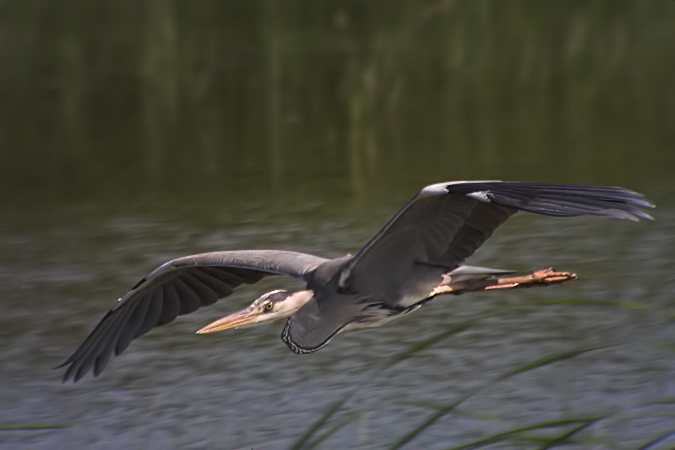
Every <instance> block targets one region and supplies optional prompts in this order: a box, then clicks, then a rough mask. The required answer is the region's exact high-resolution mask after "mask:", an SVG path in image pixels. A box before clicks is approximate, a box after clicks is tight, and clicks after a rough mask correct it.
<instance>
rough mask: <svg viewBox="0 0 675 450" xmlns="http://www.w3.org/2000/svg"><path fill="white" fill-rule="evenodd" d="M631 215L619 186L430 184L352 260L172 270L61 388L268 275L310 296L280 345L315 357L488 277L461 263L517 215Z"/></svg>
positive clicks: (632, 207)
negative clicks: (340, 336)
mask: <svg viewBox="0 0 675 450" xmlns="http://www.w3.org/2000/svg"><path fill="white" fill-rule="evenodd" d="M638 207H642V208H651V207H653V205H652V204H651V203H650V202H648V201H646V200H645V199H644V198H643V197H642V196H641V195H640V194H638V193H636V192H633V191H629V190H627V189H623V188H619V187H608V186H587V185H565V184H547V183H524V182H501V181H478V182H447V183H439V184H434V185H431V186H427V187H426V188H424V189H422V190H421V191H420V192H419V193H418V194H417V195H415V196H414V197H413V198H412V199H411V200H410V201H409V202H408V203H407V204H406V205H405V206H404V207H403V208H402V209H401V210H400V211H399V212H398V213H397V214H396V215H395V216H394V217H393V218H392V219H390V220H389V221H388V222H387V224H386V225H385V226H384V227H383V228H382V229H381V230H380V231H379V232H378V233H377V234H376V235H375V236H374V237H373V238H372V239H371V240H370V241H369V242H368V243H367V244H366V245H365V246H364V247H363V248H362V249H361V250H360V251H359V252H358V253H356V254H355V255H354V256H353V257H344V258H339V259H334V260H328V259H324V258H320V257H317V256H313V255H307V254H304V253H297V252H285V251H274V250H251V251H248V250H244V251H231V252H214V253H205V254H200V255H193V256H187V257H184V258H178V259H175V260H173V261H169V262H168V263H166V264H164V265H162V266H160V267H159V268H158V269H156V270H155V271H153V272H152V273H150V274H149V275H148V276H147V277H145V278H144V279H143V280H141V281H140V282H139V283H138V284H137V285H136V286H135V287H134V288H133V289H132V290H131V291H129V293H127V294H126V295H125V296H124V297H122V298H121V299H120V300H119V301H118V303H117V304H115V306H114V307H113V308H112V309H111V310H110V311H109V312H108V314H106V316H105V317H104V318H103V319H102V320H101V322H100V323H99V324H98V325H97V327H96V328H95V329H94V330H93V331H92V333H91V334H90V335H89V336H88V337H87V339H86V340H85V341H84V343H83V344H82V345H81V346H80V347H79V348H78V349H77V350H76V351H75V353H73V355H72V356H71V357H70V358H68V359H67V360H66V361H65V362H64V363H63V364H61V366H59V367H63V366H69V367H68V369H67V370H66V373H65V375H64V381H65V380H68V379H70V378H73V379H74V380H75V381H77V380H79V379H80V378H81V377H82V376H84V375H85V374H86V373H87V372H88V371H89V370H91V369H92V368H93V369H94V375H98V374H99V373H101V371H102V370H103V369H104V367H105V365H106V363H107V362H108V360H109V358H110V355H111V354H112V352H113V351H114V352H115V354H116V355H118V354H120V353H121V352H123V351H124V350H125V349H126V347H127V346H128V345H129V343H130V342H131V340H133V339H135V338H137V337H140V336H142V335H143V334H145V333H147V332H148V331H150V330H151V329H152V328H154V327H156V326H161V325H164V324H166V323H168V322H171V321H172V320H174V319H175V318H176V317H177V316H179V315H182V314H189V313H191V312H193V311H195V310H197V309H198V308H200V307H202V306H208V305H211V304H213V303H214V302H216V301H217V300H218V299H220V298H223V297H226V296H228V295H230V294H231V293H232V292H233V290H234V289H235V288H237V287H238V286H240V285H242V284H251V283H255V282H257V281H259V280H260V279H262V278H263V277H267V276H273V275H287V276H291V277H294V278H297V279H300V280H302V281H304V282H306V283H307V289H309V290H310V291H311V293H312V294H313V295H310V296H307V297H306V298H305V297H302V302H304V303H302V305H300V304H299V305H298V307H297V308H296V309H294V310H293V312H295V314H294V315H293V316H292V317H291V318H290V319H289V320H288V322H287V324H286V326H285V327H284V330H283V332H282V339H283V340H284V342H286V343H287V344H288V346H289V347H290V348H291V350H293V351H295V352H297V353H308V352H312V351H316V350H318V349H320V348H322V347H323V346H324V345H326V344H327V343H328V342H329V341H330V340H331V339H332V337H333V336H335V335H336V334H337V333H339V332H340V331H342V330H343V329H346V328H350V327H362V326H375V325H379V324H381V323H383V322H385V321H387V320H390V319H391V318H394V317H397V316H400V315H403V314H407V313H408V312H411V311H413V310H415V309H416V308H418V307H419V306H421V305H422V304H423V303H424V302H426V301H428V300H427V297H428V294H429V292H430V291H431V290H432V289H433V288H434V287H435V286H436V285H438V284H439V283H440V282H441V281H442V279H443V276H444V275H447V274H449V273H450V274H451V275H453V276H460V275H461V276H465V277H466V276H472V277H473V276H479V277H480V276H484V277H489V276H493V275H495V274H497V273H498V272H500V271H498V270H495V269H482V268H470V267H469V266H462V265H461V264H462V263H463V262H464V260H465V259H466V258H468V257H469V256H470V255H471V254H473V253H474V252H475V250H476V249H477V248H478V247H480V246H481V245H482V244H483V242H485V240H486V239H488V238H489V237H490V236H491V235H492V233H493V232H494V230H495V229H496V228H497V227H499V226H500V225H501V224H502V223H504V222H505V221H506V220H507V219H508V218H509V217H511V216H512V215H513V214H515V213H516V212H518V211H528V212H533V213H537V214H544V215H549V216H559V217H569V216H579V215H589V214H590V215H604V216H610V217H614V218H618V219H627V220H637V219H638V218H642V219H651V217H650V216H649V215H648V214H646V213H645V212H643V211H642V210H640V209H639V208H638ZM481 270H482V272H481ZM453 271H456V272H455V273H454V274H452V272H453ZM289 295H290V294H289ZM299 298H300V297H295V298H294V301H299V300H298V299H299ZM256 307H257V306H256ZM249 309H251V308H249ZM256 311H257V310H256ZM256 314H262V309H261V310H260V311H259V312H257V313H256Z"/></svg>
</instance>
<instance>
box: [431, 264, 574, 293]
mask: <svg viewBox="0 0 675 450" xmlns="http://www.w3.org/2000/svg"><path fill="white" fill-rule="evenodd" d="M577 278H578V276H577V274H575V273H572V272H558V271H556V270H555V269H553V268H552V267H549V268H548V269H541V270H535V271H534V272H532V273H530V274H527V275H518V276H505V277H494V278H488V279H483V280H466V281H460V282H457V283H450V284H441V285H438V286H436V287H435V288H434V290H432V291H431V293H430V294H429V295H430V296H434V295H441V294H454V295H461V294H464V293H466V292H479V291H491V290H494V289H514V288H525V287H533V286H548V285H550V284H559V283H565V282H567V281H573V280H576V279H577Z"/></svg>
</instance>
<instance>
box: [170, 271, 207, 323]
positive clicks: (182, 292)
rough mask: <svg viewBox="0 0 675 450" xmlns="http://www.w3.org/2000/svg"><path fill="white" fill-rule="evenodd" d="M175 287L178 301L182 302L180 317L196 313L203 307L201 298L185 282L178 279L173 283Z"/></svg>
mask: <svg viewBox="0 0 675 450" xmlns="http://www.w3.org/2000/svg"><path fill="white" fill-rule="evenodd" d="M173 287H174V288H176V293H177V294H178V299H179V300H180V311H179V312H178V315H179V316H182V315H184V314H190V313H191V312H194V311H196V310H197V309H199V307H200V306H201V304H202V302H201V300H200V299H199V296H198V295H197V294H196V293H195V292H194V291H193V290H192V289H190V287H189V286H188V285H187V284H186V283H185V281H184V280H183V279H182V278H181V277H178V278H176V279H175V280H174V282H173Z"/></svg>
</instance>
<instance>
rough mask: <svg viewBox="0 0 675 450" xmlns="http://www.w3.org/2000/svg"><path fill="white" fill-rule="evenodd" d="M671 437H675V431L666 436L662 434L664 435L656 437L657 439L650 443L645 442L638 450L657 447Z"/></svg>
mask: <svg viewBox="0 0 675 450" xmlns="http://www.w3.org/2000/svg"><path fill="white" fill-rule="evenodd" d="M670 436H675V430H670V431H668V432H667V433H664V434H662V435H660V436H658V437H656V438H655V439H652V440H651V441H649V442H645V443H644V444H642V445H641V446H639V447H638V448H637V449H636V450H647V449H649V448H651V447H653V446H655V445H657V444H660V443H661V442H663V441H665V440H666V439H668V438H669V437H670Z"/></svg>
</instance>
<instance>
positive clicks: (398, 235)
mask: <svg viewBox="0 0 675 450" xmlns="http://www.w3.org/2000/svg"><path fill="white" fill-rule="evenodd" d="M637 207H645V208H651V207H653V205H652V204H651V203H650V202H648V201H646V200H644V199H643V197H642V195H640V194H638V193H636V192H633V191H629V190H627V189H623V188H620V187H609V186H587V185H569V184H548V183H527V182H515V181H476V182H447V183H439V184H434V185H431V186H427V187H426V188H424V189H422V190H421V191H420V192H419V193H418V194H417V195H415V196H414V197H413V198H412V199H411V200H410V201H409V202H408V203H407V204H406V205H405V206H404V207H403V209H401V210H400V211H399V212H398V213H397V214H396V215H395V216H394V217H393V218H392V219H391V220H389V222H388V223H387V224H386V225H385V226H384V228H382V229H381V230H380V231H379V232H378V233H377V234H376V235H375V236H374V237H373V238H372V239H371V240H370V242H368V244H366V246H365V247H363V248H362V249H361V250H360V251H359V252H358V253H357V254H356V255H354V257H353V258H352V259H351V261H350V262H349V263H347V265H346V266H345V268H344V270H343V272H342V275H341V277H340V286H341V287H342V288H343V289H345V290H346V291H351V292H355V293H358V294H360V295H368V296H375V297H380V298H382V299H383V300H384V301H386V302H387V303H389V304H390V305H392V306H407V305H408V303H410V302H414V301H417V300H419V299H420V295H425V293H428V292H429V290H430V287H431V288H433V286H435V285H436V284H438V281H439V277H440V275H442V273H445V272H448V271H449V270H452V269H453V268H455V267H457V266H458V265H459V264H461V263H462V262H463V261H464V260H465V259H466V258H467V257H469V256H470V255H471V254H473V253H474V252H475V251H476V249H477V248H478V247H480V246H481V245H482V244H483V242H485V240H486V239H488V238H489V237H490V236H491V235H492V233H493V231H494V230H495V229H496V228H497V227H498V226H499V225H501V224H502V223H504V221H506V219H508V218H509V217H510V216H512V215H513V214H515V213H516V212H517V211H529V212H533V213H538V214H545V215H549V216H559V217H570V216H581V215H586V214H593V215H601V216H610V217H615V218H618V219H628V220H637V219H638V218H642V219H651V217H650V216H649V215H648V214H646V213H644V212H643V211H641V210H640V209H638V208H637Z"/></svg>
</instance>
